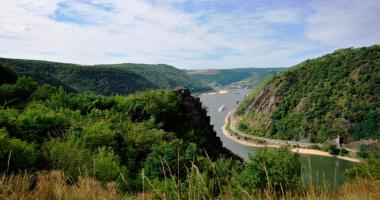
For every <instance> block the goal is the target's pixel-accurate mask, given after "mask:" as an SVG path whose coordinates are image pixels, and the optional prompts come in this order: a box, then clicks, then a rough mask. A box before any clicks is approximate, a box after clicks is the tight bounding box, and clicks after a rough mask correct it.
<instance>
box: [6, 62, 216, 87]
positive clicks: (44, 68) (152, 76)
mask: <svg viewBox="0 0 380 200" xmlns="http://www.w3.org/2000/svg"><path fill="white" fill-rule="evenodd" d="M0 64H7V65H9V66H10V67H11V68H12V69H13V70H14V71H15V72H17V74H19V75H27V76H31V77H32V78H33V79H35V80H37V81H38V82H40V83H48V84H50V85H54V86H62V87H64V88H65V89H66V90H69V91H78V92H85V91H89V92H96V93H99V94H104V95H111V94H129V93H133V92H136V91H142V90H145V89H156V88H171V89H174V88H177V87H184V88H187V89H190V90H191V91H192V92H202V91H207V90H210V89H211V88H210V87H209V86H208V85H207V84H205V83H203V82H201V81H199V80H197V79H195V78H193V77H191V76H188V75H187V74H186V73H185V72H183V71H182V70H179V69H176V68H175V67H172V66H169V65H164V64H158V65H148V64H131V63H124V64H111V65H76V64H67V63H58V62H49V61H39V60H22V59H8V58H0Z"/></svg>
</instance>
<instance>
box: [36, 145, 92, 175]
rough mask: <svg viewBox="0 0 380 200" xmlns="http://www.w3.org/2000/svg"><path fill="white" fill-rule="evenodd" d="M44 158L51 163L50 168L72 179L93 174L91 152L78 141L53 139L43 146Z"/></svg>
mask: <svg viewBox="0 0 380 200" xmlns="http://www.w3.org/2000/svg"><path fill="white" fill-rule="evenodd" d="M43 156H44V158H45V159H46V160H47V161H48V162H49V163H50V168H53V169H61V170H63V171H65V172H66V173H68V174H69V176H70V177H72V179H74V180H75V179H76V178H77V177H78V176H79V175H89V174H91V173H90V172H91V170H92V169H93V168H92V161H91V152H90V151H89V150H88V149H86V148H84V147H83V146H82V145H81V144H80V143H79V142H78V141H76V139H74V138H69V139H68V140H62V139H52V140H50V141H48V142H46V143H45V144H44V145H43Z"/></svg>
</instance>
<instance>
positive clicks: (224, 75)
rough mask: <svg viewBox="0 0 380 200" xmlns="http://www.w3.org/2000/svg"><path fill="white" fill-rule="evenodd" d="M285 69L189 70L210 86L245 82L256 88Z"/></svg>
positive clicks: (192, 74)
mask: <svg viewBox="0 0 380 200" xmlns="http://www.w3.org/2000/svg"><path fill="white" fill-rule="evenodd" d="M283 70H285V68H240V69H206V70H188V71H187V73H188V74H189V75H191V76H192V77H195V78H197V79H200V80H203V81H205V82H207V83H208V84H212V83H215V84H217V85H221V86H227V85H229V84H234V83H237V82H239V81H244V82H245V84H246V85H250V86H252V87H253V86H256V85H257V84H258V83H260V82H261V81H262V80H264V79H265V78H266V77H267V76H268V75H270V74H275V73H276V72H279V71H283Z"/></svg>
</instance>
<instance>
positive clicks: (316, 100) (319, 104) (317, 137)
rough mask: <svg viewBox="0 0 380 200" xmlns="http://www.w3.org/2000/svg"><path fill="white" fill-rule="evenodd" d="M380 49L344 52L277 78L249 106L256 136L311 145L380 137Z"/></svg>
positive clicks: (245, 111)
mask: <svg viewBox="0 0 380 200" xmlns="http://www.w3.org/2000/svg"><path fill="white" fill-rule="evenodd" d="M379 91H380V46H378V45H375V46H372V47H366V48H358V49H353V48H350V49H342V50H337V51H335V52H334V53H332V54H328V55H325V56H323V57H320V58H316V59H312V60H307V61H305V62H302V63H300V64H298V65H296V66H294V67H292V68H290V69H289V70H288V71H286V72H283V73H281V74H278V75H276V76H274V77H272V78H271V79H270V80H269V81H268V82H266V83H265V85H264V86H263V87H261V88H260V89H259V90H258V91H255V92H254V93H253V95H251V96H250V97H249V98H247V99H246V100H245V102H243V104H242V106H241V107H240V110H239V114H241V115H242V116H244V119H243V122H242V123H245V124H246V125H247V126H248V127H249V131H250V132H251V133H252V134H256V135H262V136H266V137H273V138H280V139H301V138H308V139H309V141H311V142H321V143H323V142H324V141H326V140H331V139H334V138H336V137H337V136H338V135H340V136H341V137H342V138H343V140H344V141H345V142H349V141H355V140H359V139H368V138H380V123H379V121H380V110H379V108H380V104H379V102H380V93H379Z"/></svg>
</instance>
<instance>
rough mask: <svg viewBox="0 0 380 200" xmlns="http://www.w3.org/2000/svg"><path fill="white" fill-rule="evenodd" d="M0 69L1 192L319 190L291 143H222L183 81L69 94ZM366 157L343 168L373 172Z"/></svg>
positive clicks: (164, 194)
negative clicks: (111, 92) (305, 176)
mask: <svg viewBox="0 0 380 200" xmlns="http://www.w3.org/2000/svg"><path fill="white" fill-rule="evenodd" d="M0 72H1V74H0V78H1V83H0V160H1V161H2V162H0V172H1V175H0V176H1V177H0V196H2V197H4V198H7V199H23V198H25V197H28V198H31V199H90V198H94V196H96V197H99V198H100V197H102V198H103V197H104V198H105V199H130V198H133V199H134V198H135V197H136V199H245V198H247V197H249V198H250V199H259V198H261V197H263V196H266V197H268V198H269V197H270V198H269V199H278V198H280V197H285V196H286V197H289V198H290V197H291V198H293V197H294V198H295V199H299V198H300V197H301V198H302V197H305V196H307V197H309V194H316V192H314V191H311V192H310V193H308V192H307V191H308V190H307V188H309V187H307V186H305V187H304V186H303V184H302V172H301V163H300V161H299V155H298V154H293V153H292V152H291V151H290V149H289V148H288V147H281V148H279V149H276V150H274V149H261V150H258V151H257V152H256V153H255V154H253V155H251V158H250V159H251V162H249V163H241V162H240V159H237V158H236V157H235V156H234V155H233V154H231V153H230V152H229V151H228V150H227V149H225V148H223V147H222V143H221V141H220V139H219V138H218V137H217V136H216V133H215V131H214V130H213V127H212V126H211V125H210V118H209V117H207V115H206V110H205V109H204V108H203V107H202V104H201V103H200V101H199V99H198V98H195V97H193V96H191V95H190V92H189V91H188V90H185V89H180V90H177V91H171V90H149V91H145V92H140V93H136V94H132V95H129V96H102V95H96V94H93V93H68V92H66V91H64V90H63V89H58V88H56V87H52V86H50V85H48V84H44V85H40V84H38V83H37V82H35V81H34V80H33V79H31V78H28V77H17V75H16V73H14V72H12V70H10V68H9V67H7V66H2V65H0ZM368 163H371V167H370V168H369V167H368V165H367V162H365V163H364V164H363V165H360V166H359V171H358V173H356V172H355V171H351V172H350V174H349V175H352V174H358V175H359V176H362V177H365V178H368V177H370V178H374V179H375V180H378V179H379V176H378V173H377V171H376V169H378V165H379V164H380V163H379V162H378V160H376V159H374V160H372V158H371V160H368ZM369 180H370V181H372V179H369ZM369 183H372V182H369ZM374 183H376V182H374ZM371 187H372V185H371ZM371 187H368V188H371ZM364 188H365V190H364V191H371V195H372V193H373V192H372V190H367V189H366V188H367V187H364ZM316 191H318V190H316ZM355 191H356V190H355ZM374 191H376V189H374ZM268 195H269V196H268ZM367 195H368V193H367ZM119 197H120V198H119ZM316 198H317V197H316Z"/></svg>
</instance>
